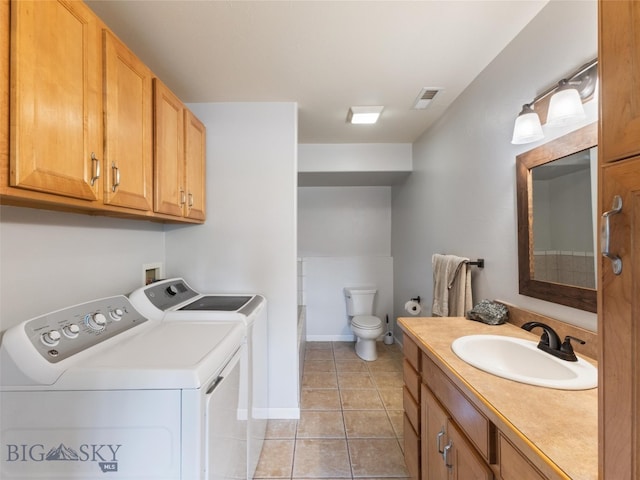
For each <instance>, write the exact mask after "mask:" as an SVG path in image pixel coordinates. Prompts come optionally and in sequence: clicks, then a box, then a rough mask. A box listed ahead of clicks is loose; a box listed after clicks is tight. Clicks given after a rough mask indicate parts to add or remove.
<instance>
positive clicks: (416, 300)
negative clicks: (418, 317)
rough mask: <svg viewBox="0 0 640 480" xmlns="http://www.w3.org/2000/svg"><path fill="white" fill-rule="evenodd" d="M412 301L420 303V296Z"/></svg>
mask: <svg viewBox="0 0 640 480" xmlns="http://www.w3.org/2000/svg"><path fill="white" fill-rule="evenodd" d="M411 301H413V302H418V303H420V295H418V296H417V297H416V298H412V299H411Z"/></svg>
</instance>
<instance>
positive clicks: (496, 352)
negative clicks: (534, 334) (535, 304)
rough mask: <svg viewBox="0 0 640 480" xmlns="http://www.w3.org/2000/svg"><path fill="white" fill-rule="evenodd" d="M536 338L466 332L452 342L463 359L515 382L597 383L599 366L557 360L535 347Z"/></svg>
mask: <svg viewBox="0 0 640 480" xmlns="http://www.w3.org/2000/svg"><path fill="white" fill-rule="evenodd" d="M537 345H538V342H532V341H529V340H523V339H520V338H514V337H503V336H499V335H468V336H466V337H460V338H458V339H456V340H454V341H453V342H452V343H451V349H452V350H453V352H454V353H455V354H456V355H458V357H460V358H461V359H462V360H464V361H465V362H467V363H468V364H470V365H473V366H474V367H476V368H479V369H480V370H484V371H485V372H489V373H492V374H493V375H497V376H499V377H503V378H508V379H509V380H515V381H516V382H521V383H528V384H529V385H538V386H541V387H548V388H557V389H561V390H587V389H590V388H595V387H596V386H597V385H598V370H597V369H596V367H594V366H593V365H591V364H590V363H588V362H586V361H584V360H583V359H581V358H578V361H577V362H567V361H565V360H560V359H559V358H556V357H554V356H552V355H550V354H548V353H545V352H543V351H542V350H539V349H538V348H537Z"/></svg>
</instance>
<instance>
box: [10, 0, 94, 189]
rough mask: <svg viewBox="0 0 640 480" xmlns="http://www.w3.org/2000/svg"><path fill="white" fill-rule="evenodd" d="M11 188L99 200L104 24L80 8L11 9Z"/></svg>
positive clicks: (38, 5) (25, 4)
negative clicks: (102, 38)
mask: <svg viewBox="0 0 640 480" xmlns="http://www.w3.org/2000/svg"><path fill="white" fill-rule="evenodd" d="M11 24H12V28H11V45H12V48H11V85H12V89H11V101H10V115H11V132H10V179H9V180H10V185H11V186H15V187H20V188H25V189H29V190H35V191H39V192H48V193H55V194H56V195H65V196H68V197H73V198H77V199H82V200H88V201H96V200H99V199H100V193H101V192H100V190H99V187H98V183H99V182H97V178H96V177H97V174H98V169H99V162H100V161H101V160H102V122H101V119H102V103H101V93H102V88H101V86H102V80H101V78H100V72H101V66H100V59H101V55H100V24H99V21H98V19H97V18H96V16H95V15H94V14H93V12H91V10H89V8H88V7H86V6H85V5H84V4H83V3H81V2H62V1H51V2H32V1H26V0H23V1H19V2H13V3H12V4H11Z"/></svg>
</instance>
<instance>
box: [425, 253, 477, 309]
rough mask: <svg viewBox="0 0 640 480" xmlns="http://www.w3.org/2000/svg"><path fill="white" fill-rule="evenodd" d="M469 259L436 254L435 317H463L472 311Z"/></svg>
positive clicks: (434, 272) (434, 280) (434, 257)
mask: <svg viewBox="0 0 640 480" xmlns="http://www.w3.org/2000/svg"><path fill="white" fill-rule="evenodd" d="M468 261H469V259H468V258H464V257H457V256H455V255H440V254H437V253H436V254H434V255H433V256H432V257H431V262H432V265H433V306H432V308H431V314H432V315H433V316H435V317H449V316H452V317H453V316H463V315H464V314H465V312H466V310H467V309H471V307H472V306H473V302H472V299H471V271H470V269H469V268H468V266H467V262H468Z"/></svg>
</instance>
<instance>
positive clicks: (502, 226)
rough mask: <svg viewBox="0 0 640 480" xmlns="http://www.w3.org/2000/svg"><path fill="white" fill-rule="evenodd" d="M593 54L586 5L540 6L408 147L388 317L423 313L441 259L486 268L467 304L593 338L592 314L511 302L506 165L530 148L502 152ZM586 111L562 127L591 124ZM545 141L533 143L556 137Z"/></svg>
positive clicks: (510, 178) (476, 275) (509, 174)
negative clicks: (528, 115) (533, 107)
mask: <svg viewBox="0 0 640 480" xmlns="http://www.w3.org/2000/svg"><path fill="white" fill-rule="evenodd" d="M596 55H597V4H596V2H595V1H584V2H565V1H552V2H549V4H548V5H547V6H546V7H545V8H544V9H543V10H542V11H541V12H540V14H539V15H538V16H536V17H535V18H534V19H533V20H532V21H531V22H530V24H529V25H527V27H525V29H524V30H523V31H522V32H521V33H520V35H518V37H516V38H515V39H514V40H513V41H512V42H511V43H510V44H509V45H508V46H507V47H506V48H505V49H504V50H503V51H502V52H501V53H500V55H499V56H498V57H497V58H496V59H495V60H494V61H493V62H492V63H491V64H490V65H489V66H488V67H487V68H486V69H485V70H484V71H483V72H482V73H481V74H480V75H479V76H478V77H477V78H476V80H475V81H474V82H473V83H472V84H471V85H470V87H469V88H468V89H467V90H465V92H464V93H463V94H462V95H461V96H460V97H459V98H458V99H457V100H456V102H455V103H454V104H453V105H452V107H451V108H450V109H449V110H448V111H447V112H446V113H445V115H444V116H443V117H442V118H441V119H440V121H439V122H438V123H437V124H435V125H434V126H433V127H432V128H431V129H429V131H427V132H426V133H425V134H424V135H423V136H422V137H421V138H420V139H419V140H418V141H417V142H416V143H415V144H414V146H413V154H414V157H413V168H414V172H413V173H412V174H411V176H410V177H409V178H408V179H407V181H406V182H405V183H404V184H403V185H400V186H398V187H394V189H393V196H392V205H393V213H392V225H393V227H392V256H393V258H394V291H395V297H394V305H395V313H396V315H397V316H406V315H407V314H406V312H404V311H403V310H402V305H403V304H404V302H405V301H406V300H407V299H408V298H410V297H413V296H416V295H420V296H421V297H423V298H424V302H423V305H425V309H426V310H428V311H430V310H431V302H432V291H433V278H432V275H433V274H432V268H431V255H432V254H433V253H450V254H456V255H461V256H467V257H471V258H477V257H482V258H484V259H485V261H486V267H485V268H484V270H479V269H475V268H474V271H473V288H474V294H475V298H474V302H475V301H479V300H481V299H483V298H489V299H501V300H504V301H508V302H511V303H514V304H517V305H519V306H521V307H523V308H526V309H529V310H534V311H537V312H540V313H543V314H547V315H550V316H553V317H556V318H558V319H560V320H564V321H567V322H570V323H573V324H576V325H581V326H583V327H585V328H589V329H591V330H595V329H596V315H594V314H590V313H586V312H583V311H580V310H575V309H572V308H568V307H563V306H560V305H556V304H553V303H549V302H545V301H542V300H537V299H533V298H529V297H525V296H522V295H519V294H518V267H517V223H516V195H515V193H516V191H515V157H516V155H517V154H519V153H522V152H524V151H527V150H530V149H531V148H534V147H535V146H537V145H538V144H529V145H519V146H516V145H511V143H510V141H511V134H512V129H513V124H514V121H515V117H516V116H517V114H518V112H519V111H520V109H521V107H522V105H523V104H524V103H528V102H530V101H531V100H532V99H533V98H534V97H535V96H536V94H538V93H539V92H541V91H543V90H544V89H546V88H547V87H548V86H550V85H553V84H554V83H556V82H557V81H559V80H560V79H561V78H562V77H563V76H564V75H567V74H569V73H571V72H572V71H573V70H574V69H576V68H577V67H579V66H580V65H582V64H583V63H586V62H588V61H589V60H592V59H593V58H595V57H596ZM594 110H595V109H592V110H591V114H590V118H589V119H588V121H586V122H584V123H583V124H581V125H578V126H574V127H572V128H573V129H574V128H578V127H579V126H582V125H584V124H586V123H591V122H593V121H595V120H596V118H595V116H594V113H593V111H594ZM547 130H548V129H547ZM547 133H549V135H548V136H547V139H546V140H543V141H542V142H540V143H544V142H545V141H549V139H550V138H551V137H553V136H554V135H556V136H557V135H559V134H561V133H564V132H560V131H550V130H548V132H547Z"/></svg>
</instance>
